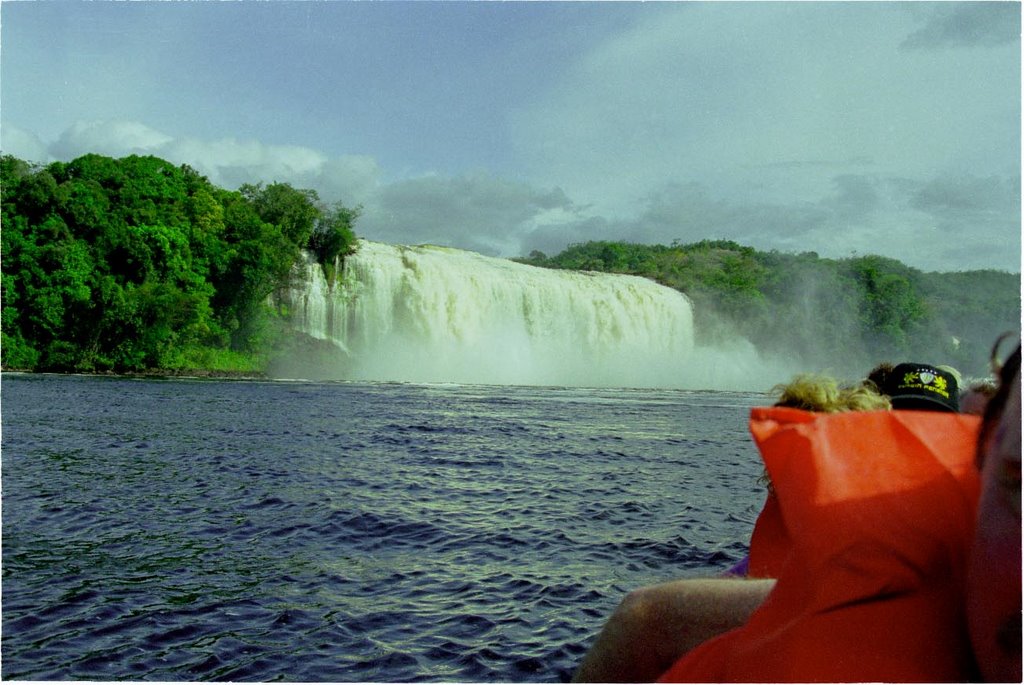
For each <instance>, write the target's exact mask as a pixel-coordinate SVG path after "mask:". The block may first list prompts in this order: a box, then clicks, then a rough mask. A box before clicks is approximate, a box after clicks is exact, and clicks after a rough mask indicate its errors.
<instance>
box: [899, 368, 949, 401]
mask: <svg viewBox="0 0 1024 685" xmlns="http://www.w3.org/2000/svg"><path fill="white" fill-rule="evenodd" d="M901 387H904V388H920V389H922V390H932V391H934V392H937V393H939V394H940V395H942V396H943V397H945V398H946V399H949V384H948V383H947V382H946V379H945V378H943V377H942V376H938V375H936V374H934V373H932V372H931V371H911V372H910V373H907V374H904V375H903V385H902V386H901Z"/></svg>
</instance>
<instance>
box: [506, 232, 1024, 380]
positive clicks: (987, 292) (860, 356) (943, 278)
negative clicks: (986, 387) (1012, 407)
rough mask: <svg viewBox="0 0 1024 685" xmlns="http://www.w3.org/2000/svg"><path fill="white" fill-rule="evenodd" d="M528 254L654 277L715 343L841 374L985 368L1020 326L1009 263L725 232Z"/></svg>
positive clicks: (542, 262)
mask: <svg viewBox="0 0 1024 685" xmlns="http://www.w3.org/2000/svg"><path fill="white" fill-rule="evenodd" d="M521 261H523V262H525V263H528V264H534V265H537V266H545V267H549V268H559V269H589V270H593V271H608V272H617V273H629V274H635V275H639V276H646V277H649V278H653V279H655V280H657V281H659V282H661V283H663V284H664V285H667V286H669V287H672V288H676V289H677V290H680V291H682V292H684V293H686V294H687V295H688V296H689V297H690V298H691V299H692V300H693V301H694V303H695V305H696V307H695V316H696V319H697V333H698V335H699V336H702V338H703V342H706V343H713V342H721V339H722V338H724V337H727V336H732V335H735V334H737V333H738V334H740V335H742V336H743V337H745V338H747V339H748V340H750V341H751V342H753V343H754V344H755V345H756V346H757V347H758V349H761V350H764V351H769V352H778V353H782V354H785V355H790V356H791V357H793V358H797V359H802V360H805V361H807V363H809V364H813V365H814V366H815V367H816V368H819V369H830V370H833V371H835V372H850V373H856V372H857V371H858V369H859V370H860V371H864V370H866V369H869V368H871V366H873V365H874V364H875V363H877V362H879V361H883V360H896V361H900V360H905V359H908V358H909V357H912V358H914V359H913V360H915V361H931V362H932V363H936V364H943V363H945V364H952V365H954V366H957V367H958V368H960V369H961V370H962V371H964V372H966V373H968V374H976V375H981V374H984V373H985V371H986V370H987V369H986V366H985V362H986V360H987V359H988V353H989V349H990V346H991V345H992V343H993V341H994V340H995V339H996V337H997V336H998V335H999V334H1000V333H1002V332H1004V331H1007V330H1012V331H1019V326H1020V314H1021V309H1020V307H1021V304H1020V274H1009V273H1005V272H997V271H970V272H959V273H925V272H921V271H919V270H917V269H914V268H911V267H908V266H906V265H905V264H903V263H901V262H899V261H897V260H894V259H888V258H885V257H879V256H874V255H871V256H864V257H852V258H850V259H840V260H833V259H822V258H819V257H818V255H817V254H815V253H813V252H807V253H803V254H799V255H794V254H783V253H779V252H774V251H772V252H760V251H757V250H755V249H753V248H751V247H745V246H742V245H739V244H737V243H734V242H732V241H721V240H704V241H701V242H698V243H693V244H690V245H678V244H675V245H671V246H665V245H637V244H632V243H625V242H605V241H595V242H588V243H581V244H576V245H571V246H570V247H569V248H567V249H566V250H564V251H563V252H561V253H560V254H558V255H556V256H554V257H547V256H546V255H544V254H543V253H540V252H534V253H533V254H531V255H530V257H528V258H526V259H523V260H521Z"/></svg>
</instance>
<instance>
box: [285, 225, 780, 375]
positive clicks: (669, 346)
mask: <svg viewBox="0 0 1024 685" xmlns="http://www.w3.org/2000/svg"><path fill="white" fill-rule="evenodd" d="M300 276H301V278H300V279H299V285H298V286H297V287H295V288H294V289H292V290H291V291H289V292H288V293H286V297H285V299H286V304H287V305H288V307H289V309H290V311H291V313H292V320H293V323H294V325H295V326H296V327H297V328H298V329H299V330H301V331H302V332H304V333H306V334H307V335H309V336H312V337H314V338H318V339H320V340H324V341H330V342H331V343H333V345H334V346H336V348H337V350H338V352H339V354H337V355H336V359H335V361H334V362H333V363H332V366H333V367H334V368H328V369H323V370H322V373H320V374H319V375H320V376H321V377H324V378H343V379H348V380H376V381H409V382H451V383H485V384H516V385H563V386H593V387H671V388H711V387H714V388H718V389H756V390H763V389H765V387H764V386H762V385H761V384H760V383H756V382H755V383H750V382H739V383H738V382H736V379H737V378H740V377H743V376H744V368H746V369H747V375H748V376H749V373H750V372H754V371H756V370H757V369H758V366H759V363H758V360H757V359H756V358H749V357H750V354H747V355H746V356H747V357H748V358H749V359H748V360H747V363H744V364H740V365H739V366H737V365H736V363H735V359H732V360H726V364H725V365H723V364H722V360H721V359H719V358H712V357H709V356H708V355H707V354H706V352H707V351H702V350H700V349H698V348H696V347H695V345H694V332H693V310H692V307H691V303H690V301H689V299H688V298H687V297H686V296H685V295H683V294H682V293H680V292H678V291H676V290H673V289H671V288H667V287H664V286H661V285H659V284H657V283H655V282H653V281H651V280H648V279H645V278H640V277H637V276H627V275H619V274H599V273H591V272H578V271H559V270H552V269H542V268H538V267H533V266H528V265H525V264H519V263H516V262H512V261H510V260H506V259H498V258H492V257H485V256H483V255H480V254H477V253H474V252H468V251H465V250H457V249H451V248H443V247H435V246H418V247H408V246H399V245H388V244H384V243H375V242H370V241H365V240H361V241H360V242H359V246H358V250H357V252H356V253H355V254H354V255H351V256H349V257H348V258H346V260H345V266H344V271H343V274H342V275H341V277H340V278H339V279H338V283H337V284H335V285H334V286H333V287H329V285H328V283H327V282H326V280H325V278H324V275H323V273H322V270H321V269H320V267H319V265H317V264H316V263H315V262H314V261H313V260H312V259H309V260H308V261H307V263H306V264H305V265H304V266H303V273H302V274H300ZM748 346H749V344H748ZM741 347H742V345H741ZM733 356H734V357H735V355H733ZM755 357H756V355H755ZM725 366H727V367H728V373H725V374H724V375H723V373H722V371H724V370H725V368H724V367H725ZM720 367H721V368H720ZM716 369H717V371H716ZM716 374H717V375H716ZM755 375H756V376H763V374H762V373H756V374H755ZM746 380H747V381H749V380H750V379H749V378H747V379H746Z"/></svg>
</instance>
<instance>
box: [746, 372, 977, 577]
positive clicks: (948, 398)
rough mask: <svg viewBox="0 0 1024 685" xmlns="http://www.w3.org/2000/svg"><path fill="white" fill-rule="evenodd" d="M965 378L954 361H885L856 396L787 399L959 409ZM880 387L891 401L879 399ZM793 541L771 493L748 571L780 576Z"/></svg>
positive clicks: (815, 407)
mask: <svg viewBox="0 0 1024 685" xmlns="http://www.w3.org/2000/svg"><path fill="white" fill-rule="evenodd" d="M959 377H960V374H959V372H958V371H956V369H953V368H952V367H948V366H932V365H930V364H922V363H916V362H906V363H902V364H897V365H896V366H892V365H890V364H880V365H879V366H876V367H875V369H874V370H872V372H871V374H869V376H868V382H866V383H862V384H861V385H860V386H858V387H856V388H855V389H853V390H848V391H847V396H848V397H850V399H848V400H846V401H845V402H844V403H839V404H836V403H832V404H821V403H818V404H815V403H813V402H806V401H804V402H802V403H801V402H800V401H799V400H800V399H801V398H800V397H796V398H785V397H784V399H788V400H789V401H787V402H786V403H785V404H781V403H777V404H776V406H789V407H795V408H797V409H806V410H810V411H826V412H829V413H831V412H835V411H851V410H852V411H868V410H874V409H885V408H888V407H889V405H891V408H892V409H897V410H904V409H907V410H918V411H942V412H957V411H958V410H959V397H960V393H959ZM875 389H877V392H878V393H880V394H881V395H882V396H883V397H885V398H888V402H887V403H886V404H885V405H884V406H883V405H882V403H881V402H874V401H873V399H872V398H874V397H877V394H876V393H875V392H873V391H874V390H875ZM789 546H790V541H789V533H788V530H787V527H786V525H785V522H784V520H783V519H782V514H781V511H780V510H779V507H778V502H777V500H775V498H773V497H772V496H771V495H769V497H768V498H767V499H766V500H765V505H764V507H763V508H762V510H761V513H760V514H759V515H758V517H757V521H756V522H755V523H754V530H753V532H752V533H751V536H750V553H749V554H748V560H749V561H748V564H747V569H746V571H747V575H748V576H751V577H754V578H775V577H777V576H778V573H779V571H780V570H781V568H782V564H783V562H784V561H785V558H786V554H787V553H788V550H789Z"/></svg>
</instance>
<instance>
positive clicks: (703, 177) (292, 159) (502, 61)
mask: <svg viewBox="0 0 1024 685" xmlns="http://www.w3.org/2000/svg"><path fill="white" fill-rule="evenodd" d="M1020 8H1021V5H1020V4H1019V3H1017V2H966V3H959V2H936V3H931V2H905V3H900V2H815V1H810V2H514V1H513V2H439V1H429V0H428V1H422V2H415V1H412V2H388V1H378V2H355V1H352V0H338V1H334V2H326V1H317V0H311V1H307V2H286V1H283V0H271V1H269V2H250V1H242V2H210V1H198V2H175V1H171V2H151V1H141V2H80V1H77V0H65V1H59V2H18V1H13V0H4V1H3V2H2V3H0V150H2V152H3V153H4V154H12V155H15V156H16V157H20V158H22V159H26V160H29V161H33V162H39V163H47V162H51V161H55V160H60V161H67V160H71V159H74V158H75V157H78V156H80V155H82V154H86V153H90V152H95V153H99V154H104V155H109V156H113V157H122V156H125V155H129V154H149V155H156V156H158V157H161V158H163V159H166V160H169V161H172V162H174V163H176V164H188V165H190V166H192V167H193V168H195V169H197V170H199V171H200V172H201V173H203V174H204V175H206V176H207V177H208V178H209V179H210V181H211V182H213V183H215V184H217V185H219V186H221V187H224V188H228V189H232V190H233V189H236V188H238V187H239V186H240V185H241V184H243V183H256V182H263V183H273V182H285V183H290V184H291V185H293V186H295V187H297V188H312V189H314V190H316V191H317V193H318V194H319V196H320V197H321V199H323V200H324V201H325V202H342V203H344V204H345V205H347V206H355V205H359V206H361V207H362V215H361V216H360V218H359V220H358V222H357V224H356V227H355V228H356V232H357V233H358V234H359V235H360V236H361V237H365V238H368V239H371V240H379V241H383V242H388V243H395V244H421V243H431V244H436V245H445V246H451V247H458V248H464V249H468V250H474V251H477V252H481V253H483V254H486V255H491V256H505V257H514V256H525V255H527V254H529V253H530V252H532V251H534V250H540V251H542V252H545V253H546V254H548V255H553V254H557V253H558V252H559V251H561V250H562V249H564V248H565V247H567V246H568V245H570V244H573V243H580V242H585V241H588V240H625V241H630V242H637V243H644V244H666V245H667V244H672V243H673V242H677V241H678V242H679V243H682V244H686V243H691V242H696V241H699V240H703V239H726V240H734V241H736V242H738V243H740V244H743V245H749V246H752V247H755V248H757V249H759V250H779V251H781V252H789V253H798V252H807V251H813V252H816V253H818V254H819V255H820V256H822V257H832V258H846V257H851V256H855V255H865V254H879V255H884V256H887V257H892V258H895V259H898V260H900V261H902V262H904V263H906V264H909V265H911V266H914V267H917V268H919V269H922V270H926V271H961V270H969V269H999V270H1004V271H1013V272H1019V271H1020V267H1021V210H1020V208H1021V184H1020V175H1021V147H1020V146H1021V114H1020V113H1021V45H1020V35H1021V23H1020Z"/></svg>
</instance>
